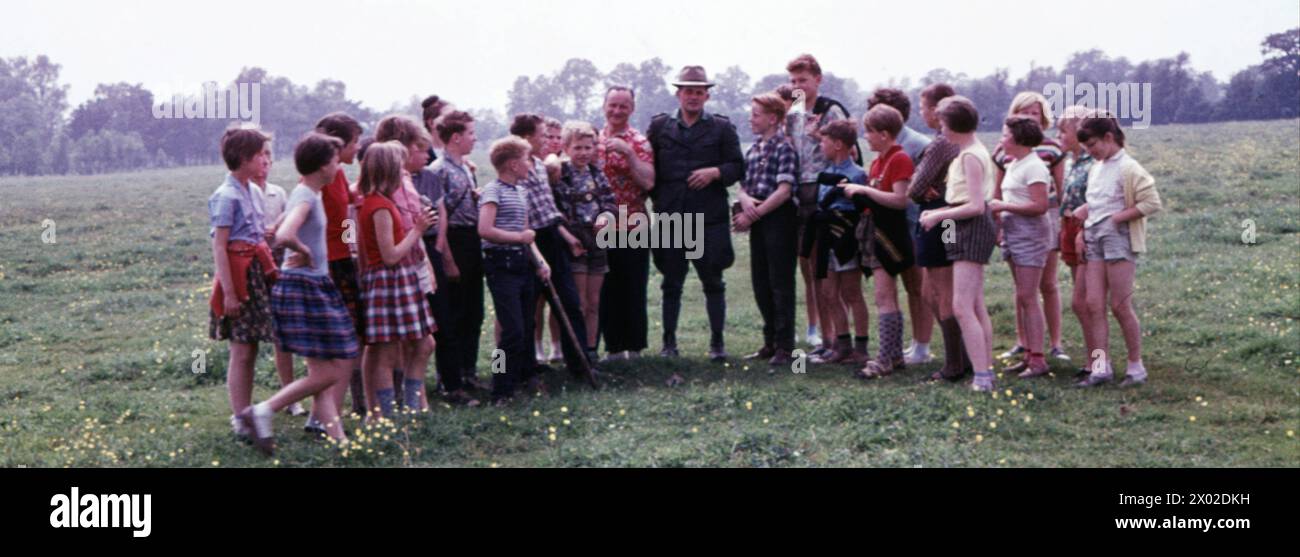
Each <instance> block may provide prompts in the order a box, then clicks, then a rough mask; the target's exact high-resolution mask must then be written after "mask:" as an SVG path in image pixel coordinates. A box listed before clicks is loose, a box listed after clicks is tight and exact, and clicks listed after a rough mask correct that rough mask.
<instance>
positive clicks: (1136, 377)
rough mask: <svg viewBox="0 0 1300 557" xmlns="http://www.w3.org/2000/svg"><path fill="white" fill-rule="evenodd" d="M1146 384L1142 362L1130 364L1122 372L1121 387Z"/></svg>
mask: <svg viewBox="0 0 1300 557" xmlns="http://www.w3.org/2000/svg"><path fill="white" fill-rule="evenodd" d="M1146 382H1147V368H1146V366H1144V365H1142V362H1138V363H1137V364H1133V363H1132V362H1130V363H1129V364H1128V368H1127V369H1126V370H1125V371H1124V381H1123V382H1121V383H1120V386H1121V387H1127V386H1130V385H1141V384H1143V383H1146Z"/></svg>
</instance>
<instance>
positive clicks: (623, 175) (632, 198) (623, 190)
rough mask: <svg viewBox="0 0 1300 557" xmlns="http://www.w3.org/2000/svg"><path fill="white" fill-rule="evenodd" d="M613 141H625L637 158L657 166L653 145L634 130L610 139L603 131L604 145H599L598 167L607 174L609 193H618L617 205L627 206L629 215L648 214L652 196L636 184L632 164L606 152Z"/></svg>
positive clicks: (622, 132) (598, 143)
mask: <svg viewBox="0 0 1300 557" xmlns="http://www.w3.org/2000/svg"><path fill="white" fill-rule="evenodd" d="M610 139H621V140H623V141H624V142H626V143H627V144H628V145H630V146H632V152H633V153H634V154H635V155H636V158H637V159H640V160H641V162H644V163H647V164H654V162H655V159H654V149H653V148H651V147H650V141H649V140H648V139H646V137H645V136H644V135H641V132H638V131H636V130H634V129H632V127H631V126H629V127H628V128H627V129H625V130H623V131H621V132H618V133H616V134H613V135H610V133H609V132H608V130H604V129H602V130H600V141H599V142H597V143H596V165H597V166H600V167H601V168H603V169H604V171H605V178H607V179H608V180H609V189H610V190H611V191H613V192H614V202H615V203H617V204H618V205H621V206H626V207H627V214H628V215H634V214H636V213H644V212H645V202H646V199H647V198H649V193H648V192H646V190H644V189H641V186H638V185H636V182H634V181H633V180H632V163H631V161H629V160H628V159H627V157H625V156H623V154H622V153H615V152H613V151H609V150H608V149H607V148H606V145H607V144H608V143H609V140H610Z"/></svg>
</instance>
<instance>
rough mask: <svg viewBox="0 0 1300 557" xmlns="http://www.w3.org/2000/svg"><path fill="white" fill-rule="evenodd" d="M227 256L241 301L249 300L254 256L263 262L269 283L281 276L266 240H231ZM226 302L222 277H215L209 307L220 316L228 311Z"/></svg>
mask: <svg viewBox="0 0 1300 557" xmlns="http://www.w3.org/2000/svg"><path fill="white" fill-rule="evenodd" d="M226 258H227V260H228V261H229V264H230V282H231V284H232V285H233V286H234V287H235V297H236V298H237V299H239V302H240V303H243V302H244V301H246V300H248V267H249V266H251V265H252V264H253V259H254V258H256V259H257V261H258V262H259V263H261V264H262V273H263V274H264V275H265V276H266V282H267V284H268V285H269V284H270V283H274V282H275V279H276V278H277V277H279V276H280V270H279V269H278V268H276V266H275V259H274V258H272V257H271V248H270V246H267V245H266V242H258V243H256V244H251V243H249V242H244V241H239V240H236V241H233V242H230V243H228V244H226ZM225 304H226V297H225V293H224V292H223V291H222V288H221V277H213V279H212V297H211V298H210V299H209V300H208V307H209V308H211V309H212V312H213V313H214V314H216V316H217V317H218V318H220V317H221V316H222V315H224V314H225V312H226V305H225Z"/></svg>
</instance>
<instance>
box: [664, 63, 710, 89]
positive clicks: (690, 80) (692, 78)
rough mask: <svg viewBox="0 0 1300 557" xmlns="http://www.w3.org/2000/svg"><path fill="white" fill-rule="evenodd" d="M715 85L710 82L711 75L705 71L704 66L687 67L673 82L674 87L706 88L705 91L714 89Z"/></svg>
mask: <svg viewBox="0 0 1300 557" xmlns="http://www.w3.org/2000/svg"><path fill="white" fill-rule="evenodd" d="M714 85H715V83H713V82H711V81H709V74H708V73H707V72H705V71H704V66H686V67H685V68H682V71H681V72H680V73H678V74H677V80H676V81H674V82H673V86H674V87H704V88H705V89H707V88H709V87H713V86H714Z"/></svg>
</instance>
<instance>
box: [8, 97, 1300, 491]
mask: <svg viewBox="0 0 1300 557" xmlns="http://www.w3.org/2000/svg"><path fill="white" fill-rule="evenodd" d="M986 139H988V138H986ZM988 140H989V141H990V142H991V139H988ZM1129 142H1130V149H1129V150H1130V152H1131V153H1132V154H1133V155H1134V156H1135V157H1136V158H1137V159H1138V160H1140V161H1141V162H1142V163H1143V164H1144V165H1145V166H1146V168H1147V169H1148V170H1150V171H1151V173H1152V174H1153V175H1155V176H1156V179H1157V181H1158V187H1159V188H1160V191H1161V196H1162V197H1163V199H1164V200H1165V203H1166V207H1167V210H1166V212H1165V213H1164V214H1162V215H1161V216H1160V217H1159V218H1157V219H1155V220H1154V221H1153V222H1152V224H1151V225H1150V232H1149V236H1150V240H1149V248H1150V256H1149V257H1146V258H1144V259H1143V261H1142V263H1141V264H1140V267H1139V275H1138V291H1137V306H1138V312H1139V315H1140V317H1141V319H1142V326H1143V330H1144V334H1145V339H1144V343H1145V361H1146V365H1147V368H1148V369H1149V370H1150V372H1151V382H1150V383H1149V384H1148V385H1147V386H1145V387H1142V388H1138V389H1129V390H1121V389H1118V388H1115V387H1107V388H1102V389H1100V390H1089V391H1086V392H1082V391H1078V390H1075V389H1072V388H1071V387H1070V384H1071V382H1070V380H1069V376H1070V374H1071V373H1070V370H1071V367H1070V366H1059V367H1057V368H1056V374H1055V376H1054V377H1050V378H1043V379H1041V380H1032V381H1021V380H1016V379H1014V378H1005V379H1001V380H1000V381H999V391H998V392H997V393H995V394H993V395H992V396H990V395H989V394H976V393H972V392H970V391H968V390H966V389H963V388H959V387H957V386H952V385H946V384H942V385H927V384H922V383H921V382H920V381H919V379H920V378H921V377H922V376H923V375H926V374H928V373H929V372H930V371H933V370H934V369H935V368H937V364H933V365H929V366H923V367H921V368H911V369H908V370H906V371H905V372H903V373H899V374H895V375H894V376H893V377H890V378H888V379H885V380H882V381H878V382H874V383H871V384H863V383H861V382H859V381H857V380H855V379H852V378H851V377H850V376H849V371H848V370H847V369H846V368H842V367H833V368H828V367H811V368H810V371H809V373H807V374H804V375H795V374H792V373H789V372H784V373H780V374H775V375H770V374H768V373H767V371H766V370H765V369H760V368H758V367H753V368H747V367H746V366H744V365H743V364H742V363H740V362H738V361H733V362H732V363H730V364H729V365H727V366H721V365H712V364H709V363H707V362H706V361H705V360H704V359H703V355H704V352H705V348H706V347H705V342H706V340H707V321H706V319H705V316H704V312H703V309H702V308H703V296H702V293H701V292H700V289H699V283H698V282H697V281H695V279H693V278H692V279H690V281H689V282H688V287H687V294H686V303H685V304H684V306H685V308H686V311H685V314H684V315H683V318H682V324H681V331H682V338H681V341H682V349H683V353H684V354H687V355H688V356H689V357H688V358H686V359H684V360H679V361H666V360H661V359H659V358H646V359H641V360H638V361H635V362H633V363H630V364H623V365H610V366H607V372H608V373H607V385H606V387H605V388H604V389H603V390H601V391H599V392H593V391H590V390H588V389H587V388H585V387H584V386H582V385H580V384H577V383H564V382H562V380H561V382H560V383H559V384H558V385H556V387H558V388H554V389H553V390H554V392H553V393H552V395H551V396H549V397H545V398H532V399H524V400H520V401H518V402H517V403H516V404H515V405H514V406H512V407H510V408H508V409H505V410H502V409H491V408H481V409H463V408H457V409H452V408H449V407H445V406H443V405H441V404H438V405H436V406H435V408H434V409H433V411H432V412H430V413H429V414H428V415H422V416H410V417H405V418H402V419H401V420H399V421H398V422H396V423H393V424H391V425H390V426H387V427H383V428H379V429H375V430H371V431H365V430H364V429H363V428H362V426H361V425H360V423H359V422H358V421H355V420H351V421H349V422H348V429H349V431H350V432H351V433H352V434H353V440H354V441H355V443H354V446H353V448H352V449H351V450H349V451H346V452H343V451H340V450H337V449H335V448H333V447H331V446H329V445H327V444H323V443H320V442H317V441H313V440H310V439H308V438H306V437H305V436H304V434H303V433H301V430H300V426H301V420H300V419H293V418H287V417H281V418H277V423H276V427H277V433H278V437H279V441H280V451H279V452H278V454H277V459H265V458H262V457H260V456H258V455H257V454H256V453H255V452H254V451H253V450H252V449H251V448H249V447H246V446H243V445H240V444H238V443H237V442H235V441H234V439H233V437H232V436H231V433H230V430H229V426H228V422H227V418H228V416H229V408H228V405H227V402H226V391H225V386H224V373H225V362H226V346H225V345H224V344H222V343H216V342H212V341H209V340H208V339H207V329H206V327H207V309H206V302H207V296H208V293H209V286H208V285H209V282H210V278H209V273H210V272H211V256H210V250H209V247H208V240H207V224H206V223H207V219H206V211H205V200H206V198H207V196H208V195H209V193H210V192H211V191H212V190H213V188H215V187H216V185H217V184H218V183H219V181H220V179H221V177H222V173H223V170H222V169H220V168H217V167H204V168H183V169H171V170H157V171H149V172H140V173H130V174H115V175H107V176H86V177H42V178H0V466H6V467H13V466H29V467H32V466H65V465H66V466H187V467H199V466H201V467H209V466H473V467H488V466H493V467H495V466H747V467H748V466H890V467H911V466H925V467H948V466H963V467H965V466H1012V467H1017V466H1155V467H1188V466H1194V467H1201V466H1285V467H1294V466H1297V465H1298V464H1300V439H1298V438H1296V436H1295V430H1297V429H1300V327H1298V325H1300V323H1297V320H1298V319H1300V250H1298V248H1300V144H1298V142H1300V122H1297V121H1278V122H1262V123H1233V124H1216V125H1204V126H1170V127H1159V128H1154V129H1150V130H1135V131H1133V132H1132V133H1131V137H1130V141H1129ZM480 166H486V165H480ZM291 173H292V167H291V165H290V164H287V163H285V162H281V163H278V164H277V165H276V167H275V169H274V175H273V178H272V181H273V182H276V183H279V184H281V185H284V186H286V187H288V186H290V185H292V184H293V182H294V177H293V176H292V174H291ZM46 219H50V220H52V221H53V223H54V224H55V226H56V228H55V231H56V236H55V238H54V239H55V240H56V242H55V243H52V244H47V243H44V242H43V241H42V232H43V230H44V228H43V225H42V223H43V222H44V221H45V220H46ZM1247 219H1250V220H1251V221H1253V223H1254V225H1255V243H1254V244H1252V245H1247V244H1244V243H1243V242H1242V234H1243V230H1244V229H1243V221H1246V220H1247ZM736 244H737V246H736V247H737V256H738V259H737V262H736V265H735V266H734V267H733V268H732V269H731V270H730V271H728V273H727V279H728V284H729V289H728V298H729V300H730V303H729V314H728V323H727V327H728V329H727V331H728V337H727V338H728V348H729V349H730V350H731V352H732V354H733V355H738V354H743V353H747V352H749V351H752V350H753V349H755V348H757V345H758V343H759V339H761V334H760V330H761V320H760V318H759V315H758V311H757V308H756V306H755V305H754V303H753V298H752V293H751V290H750V284H749V277H748V273H747V269H748V255H749V247H748V244H747V239H746V238H745V237H744V236H738V237H737V238H736ZM988 276H989V287H988V292H987V299H988V301H989V310H990V313H991V315H992V318H993V323H994V326H995V328H996V332H995V348H997V350H998V352H1001V351H1002V350H1003V349H1005V348H1007V347H1008V345H1009V344H1011V343H1012V342H1013V340H1014V324H1013V320H1012V319H1013V318H1012V294H1011V287H1010V279H1009V275H1008V272H1007V269H1006V267H1005V266H1003V265H1001V264H997V265H992V266H990V267H989V268H988ZM1061 283H1062V289H1063V292H1067V293H1068V291H1069V288H1070V286H1069V278H1068V275H1063V276H1062V278H1061ZM658 284H659V277H658V276H652V277H651V289H650V293H651V296H650V297H651V299H650V305H651V312H650V315H651V333H650V337H651V350H650V352H655V351H657V350H658V348H659V347H658V338H659V333H660V328H659V326H658V323H657V316H658V312H659V310H658V308H659V295H658V294H659V292H658V288H657V286H658ZM870 287H871V286H869V285H865V286H864V288H870ZM800 292H801V293H802V289H800ZM1065 297H1066V299H1067V300H1068V294H1066V295H1065ZM867 299H868V300H870V296H868V297H867ZM489 306H490V303H489ZM489 310H490V307H489ZM799 313H800V330H802V327H803V324H802V321H803V318H802V315H803V312H802V310H801V311H800V312H799ZM872 313H873V318H874V313H875V312H874V309H873V311H872ZM1064 322H1065V339H1066V344H1067V349H1068V350H1069V351H1070V353H1071V355H1072V356H1073V357H1074V361H1075V362H1079V361H1081V360H1082V358H1083V356H1084V355H1083V354H1082V348H1081V347H1080V344H1081V341H1080V339H1081V336H1080V333H1079V327H1078V324H1077V321H1075V319H1074V317H1073V315H1072V314H1070V313H1069V312H1068V309H1067V311H1066V314H1065V318H1064ZM1112 323H1113V321H1112ZM872 325H873V337H874V336H876V335H875V334H874V328H875V327H874V325H875V324H874V323H873V324H872ZM487 327H489V328H487V329H486V330H487V331H488V334H486V335H485V336H484V339H485V344H484V345H483V346H482V347H481V348H482V350H483V352H484V358H483V361H486V354H487V352H488V351H489V350H490V346H489V345H488V344H486V343H487V342H490V339H491V334H490V331H491V329H490V321H489V323H488V325H487ZM1112 336H1113V338H1112V340H1111V343H1112V349H1113V350H1115V351H1116V355H1115V356H1114V357H1113V361H1115V362H1116V363H1117V364H1122V358H1123V356H1122V346H1123V341H1122V338H1121V337H1120V335H1119V330H1118V327H1117V326H1112ZM935 338H936V344H937V343H938V339H939V335H938V334H937V331H936V335H935ZM873 350H874V347H873ZM196 353H204V354H205V358H206V371H205V372H204V373H199V374H196V373H194V372H192V362H193V361H194V358H195V354H196ZM939 353H940V354H942V350H941V349H939ZM262 354H263V358H261V359H260V360H259V362H258V381H257V389H256V392H255V398H259V399H260V398H264V397H265V396H267V395H268V394H269V393H270V392H272V388H273V387H274V386H275V385H276V381H275V378H274V373H273V366H272V362H271V360H270V349H269V347H263V349H262ZM301 366H302V364H301V362H300V363H299V368H300V369H299V372H300V373H301V372H302V369H301ZM485 368H486V366H482V368H481V370H480V372H481V373H485V374H486V369H485ZM673 371H681V372H683V374H684V375H685V376H687V377H688V379H689V381H688V383H687V384H686V385H684V386H681V387H678V388H673V389H670V388H668V387H665V386H664V379H665V378H666V377H667V376H668V375H669V374H671V373H672V372H673ZM553 383H554V381H553Z"/></svg>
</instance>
